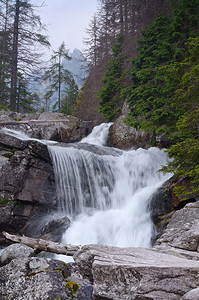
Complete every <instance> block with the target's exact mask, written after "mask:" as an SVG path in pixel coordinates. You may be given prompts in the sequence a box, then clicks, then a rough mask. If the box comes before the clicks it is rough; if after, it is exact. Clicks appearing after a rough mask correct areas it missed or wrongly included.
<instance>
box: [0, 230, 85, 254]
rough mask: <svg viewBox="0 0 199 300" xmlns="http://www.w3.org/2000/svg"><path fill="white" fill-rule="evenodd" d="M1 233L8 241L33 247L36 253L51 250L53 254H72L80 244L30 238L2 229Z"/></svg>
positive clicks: (79, 247)
mask: <svg viewBox="0 0 199 300" xmlns="http://www.w3.org/2000/svg"><path fill="white" fill-rule="evenodd" d="M2 234H3V236H4V237H5V239H6V240H7V241H8V242H11V243H20V244H24V245H27V246H29V247H31V248H33V249H34V250H35V252H36V253H39V252H41V251H45V252H51V253H55V254H63V255H67V256H73V255H74V254H75V253H76V252H77V251H78V250H79V249H81V246H75V245H69V244H63V243H55V242H51V241H48V240H43V239H35V238H30V237H27V236H24V235H23V236H19V235H13V234H9V233H8V232H5V231H3V232H2Z"/></svg>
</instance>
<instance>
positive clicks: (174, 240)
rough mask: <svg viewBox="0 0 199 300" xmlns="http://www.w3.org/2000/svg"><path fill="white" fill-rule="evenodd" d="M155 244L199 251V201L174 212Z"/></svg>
mask: <svg viewBox="0 0 199 300" xmlns="http://www.w3.org/2000/svg"><path fill="white" fill-rule="evenodd" d="M156 245H163V246H164V247H166V245H169V246H170V247H173V248H179V249H183V250H188V251H198V252H199V201H198V202H195V203H189V204H187V205H186V206H185V207H184V208H183V209H181V210H178V211H177V212H175V214H174V215H173V216H172V218H171V221H170V222H169V224H168V226H167V229H166V230H165V232H164V233H163V235H162V236H161V237H160V238H159V239H158V240H157V241H156Z"/></svg>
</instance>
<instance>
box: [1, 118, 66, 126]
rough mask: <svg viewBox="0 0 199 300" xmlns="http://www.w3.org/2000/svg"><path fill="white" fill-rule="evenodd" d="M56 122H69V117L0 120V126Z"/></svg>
mask: <svg viewBox="0 0 199 300" xmlns="http://www.w3.org/2000/svg"><path fill="white" fill-rule="evenodd" d="M54 122H68V120H67V119H60V120H29V121H10V122H0V126H5V125H20V124H35V123H54Z"/></svg>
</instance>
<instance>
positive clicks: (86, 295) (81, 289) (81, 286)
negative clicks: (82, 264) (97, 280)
mask: <svg viewBox="0 0 199 300" xmlns="http://www.w3.org/2000/svg"><path fill="white" fill-rule="evenodd" d="M67 282H75V283H77V285H78V290H77V292H76V293H75V296H76V297H75V299H78V300H92V299H93V286H92V285H91V283H90V282H89V280H87V279H80V278H77V277H74V276H70V277H68V278H67Z"/></svg>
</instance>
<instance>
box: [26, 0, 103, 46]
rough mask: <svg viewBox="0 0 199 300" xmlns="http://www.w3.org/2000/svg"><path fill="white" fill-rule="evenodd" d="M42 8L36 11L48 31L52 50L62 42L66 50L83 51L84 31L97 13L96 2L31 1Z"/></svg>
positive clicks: (65, 0)
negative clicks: (76, 49)
mask: <svg viewBox="0 0 199 300" xmlns="http://www.w3.org/2000/svg"><path fill="white" fill-rule="evenodd" d="M43 2H44V7H42V8H39V9H37V10H38V12H39V14H40V16H41V20H42V23H43V24H45V25H46V27H47V29H48V35H49V38H50V43H51V46H52V48H53V50H57V49H58V47H59V46H60V45H61V43H62V42H63V41H64V42H65V45H66V48H67V49H70V51H73V49H74V48H78V49H79V50H81V51H82V50H83V49H84V48H85V46H84V45H83V38H84V37H86V34H85V30H86V28H88V24H89V22H90V20H91V18H92V16H93V15H94V13H95V12H96V11H97V3H98V1H97V0H45V1H44V0H32V3H33V4H36V5H41V4H42V3H43Z"/></svg>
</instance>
